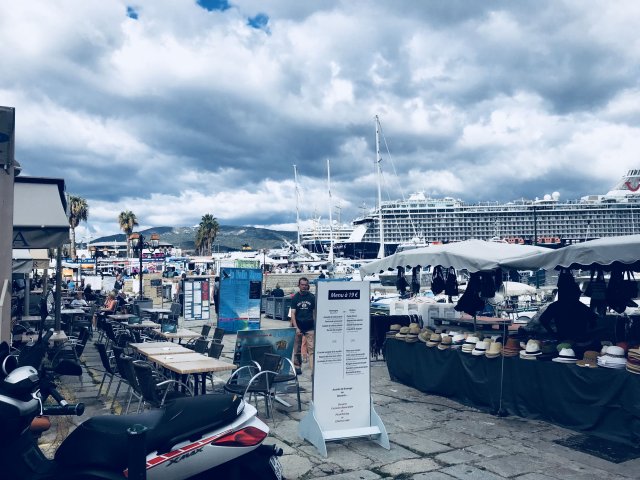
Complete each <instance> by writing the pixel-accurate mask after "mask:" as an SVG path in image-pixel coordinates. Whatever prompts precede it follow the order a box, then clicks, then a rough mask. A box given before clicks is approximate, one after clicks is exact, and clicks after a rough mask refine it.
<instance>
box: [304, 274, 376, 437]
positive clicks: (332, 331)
mask: <svg viewBox="0 0 640 480" xmlns="http://www.w3.org/2000/svg"><path fill="white" fill-rule="evenodd" d="M316 300H317V314H316V344H315V358H314V384H313V404H314V408H315V414H316V418H317V421H318V424H319V426H320V428H321V429H322V431H324V432H331V431H336V430H346V429H349V430H351V429H357V428H364V427H369V426H370V425H371V417H370V408H369V404H370V387H371V385H370V382H371V376H370V371H369V283H368V282H331V281H328V282H318V288H317V299H316Z"/></svg>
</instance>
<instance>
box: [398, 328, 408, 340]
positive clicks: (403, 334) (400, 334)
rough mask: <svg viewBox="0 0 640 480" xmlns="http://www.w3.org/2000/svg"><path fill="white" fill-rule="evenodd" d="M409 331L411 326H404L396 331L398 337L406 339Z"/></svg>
mask: <svg viewBox="0 0 640 480" xmlns="http://www.w3.org/2000/svg"><path fill="white" fill-rule="evenodd" d="M407 333H409V327H402V328H400V331H399V332H398V333H396V338H398V339H400V340H404V339H405V338H406V336H407Z"/></svg>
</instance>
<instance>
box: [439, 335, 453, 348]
mask: <svg viewBox="0 0 640 480" xmlns="http://www.w3.org/2000/svg"><path fill="white" fill-rule="evenodd" d="M451 343H452V338H451V337H450V336H449V335H442V340H441V342H440V345H438V350H448V349H449V348H451Z"/></svg>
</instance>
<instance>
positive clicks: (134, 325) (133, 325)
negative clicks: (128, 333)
mask: <svg viewBox="0 0 640 480" xmlns="http://www.w3.org/2000/svg"><path fill="white" fill-rule="evenodd" d="M126 327H127V328H152V329H153V328H160V324H159V323H154V322H152V321H151V320H143V321H141V322H140V323H127V324H126ZM167 343H171V342H167ZM174 345H175V344H174Z"/></svg>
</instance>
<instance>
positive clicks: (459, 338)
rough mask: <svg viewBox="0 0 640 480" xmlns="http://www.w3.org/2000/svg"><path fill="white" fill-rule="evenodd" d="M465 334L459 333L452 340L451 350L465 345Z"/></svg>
mask: <svg viewBox="0 0 640 480" xmlns="http://www.w3.org/2000/svg"><path fill="white" fill-rule="evenodd" d="M464 339H465V334H464V333H457V334H455V335H454V336H453V337H452V338H451V348H456V349H457V348H460V347H462V345H463V344H464Z"/></svg>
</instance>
